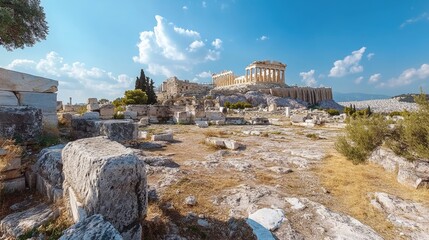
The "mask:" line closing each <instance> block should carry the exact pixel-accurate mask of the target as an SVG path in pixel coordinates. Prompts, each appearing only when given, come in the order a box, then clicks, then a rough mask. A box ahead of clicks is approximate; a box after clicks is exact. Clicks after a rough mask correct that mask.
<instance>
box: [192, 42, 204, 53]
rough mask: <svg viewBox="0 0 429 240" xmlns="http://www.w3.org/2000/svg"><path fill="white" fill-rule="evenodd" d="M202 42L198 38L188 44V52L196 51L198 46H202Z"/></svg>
mask: <svg viewBox="0 0 429 240" xmlns="http://www.w3.org/2000/svg"><path fill="white" fill-rule="evenodd" d="M204 45H205V44H204V43H203V41H199V40H195V41H193V42H192V43H191V44H190V45H189V51H190V52H194V51H196V50H197V49H198V48H202V47H204Z"/></svg>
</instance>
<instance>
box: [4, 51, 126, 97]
mask: <svg viewBox="0 0 429 240" xmlns="http://www.w3.org/2000/svg"><path fill="white" fill-rule="evenodd" d="M6 68H8V69H11V70H18V71H23V69H25V72H28V73H30V74H35V75H41V76H44V77H47V78H51V79H57V80H59V87H58V99H63V100H65V99H68V97H72V98H73V99H74V101H75V102H76V100H77V101H78V102H86V98H89V97H97V98H102V97H103V98H108V99H111V100H112V99H114V98H116V97H120V96H122V95H123V94H124V91H125V90H127V89H130V88H133V86H132V83H133V82H134V78H130V77H128V76H127V75H125V74H120V75H117V76H115V75H114V74H113V73H111V72H108V71H106V70H103V69H101V68H97V67H87V66H85V64H84V63H81V62H74V63H67V62H65V61H64V59H63V58H62V57H61V56H60V55H59V54H58V53H56V52H53V51H52V52H49V53H48V54H46V56H45V57H44V58H42V59H40V60H38V61H34V60H29V59H15V60H13V61H12V62H11V63H10V64H8V65H7V66H6Z"/></svg>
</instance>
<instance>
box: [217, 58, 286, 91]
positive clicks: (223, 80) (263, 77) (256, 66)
mask: <svg viewBox="0 0 429 240" xmlns="http://www.w3.org/2000/svg"><path fill="white" fill-rule="evenodd" d="M285 72H286V64H283V63H281V62H276V61H268V60H266V61H255V62H253V63H251V64H250V65H249V66H247V67H246V74H245V75H244V76H239V77H236V76H235V75H234V73H233V72H232V71H223V72H221V73H218V74H213V76H212V78H213V85H214V86H215V87H225V86H232V85H240V84H256V83H263V84H264V83H274V84H279V85H281V86H283V85H285Z"/></svg>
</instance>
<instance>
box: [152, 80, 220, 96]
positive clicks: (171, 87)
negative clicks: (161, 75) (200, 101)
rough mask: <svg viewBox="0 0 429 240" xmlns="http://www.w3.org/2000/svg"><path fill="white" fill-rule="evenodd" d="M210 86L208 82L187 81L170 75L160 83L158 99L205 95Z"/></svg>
mask: <svg viewBox="0 0 429 240" xmlns="http://www.w3.org/2000/svg"><path fill="white" fill-rule="evenodd" d="M210 89H212V86H211V85H209V84H199V83H194V82H189V81H188V80H179V79H178V78H177V77H171V78H168V79H167V80H165V81H164V82H163V83H162V85H161V93H159V94H158V96H159V97H160V99H162V100H165V99H171V98H175V97H179V96H188V95H189V96H195V95H201V96H203V95H206V94H207V93H208V92H209V91H210Z"/></svg>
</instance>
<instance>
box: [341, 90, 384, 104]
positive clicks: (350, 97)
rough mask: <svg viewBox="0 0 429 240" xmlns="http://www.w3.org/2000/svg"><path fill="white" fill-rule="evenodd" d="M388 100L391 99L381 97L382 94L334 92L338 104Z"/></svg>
mask: <svg viewBox="0 0 429 240" xmlns="http://www.w3.org/2000/svg"><path fill="white" fill-rule="evenodd" d="M387 98H390V96H387V95H381V94H367V93H339V92H334V100H335V101H336V102H350V101H365V100H374V99H387Z"/></svg>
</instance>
